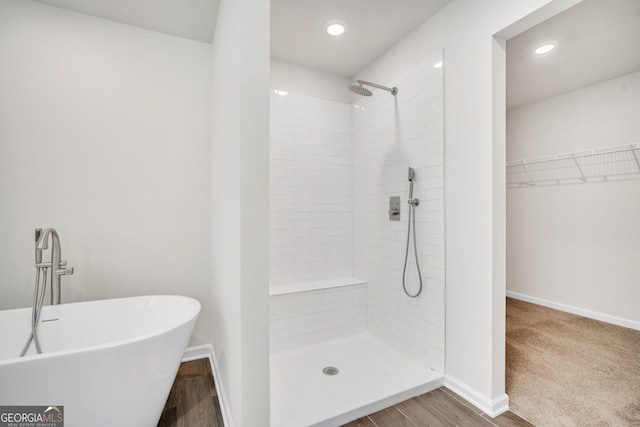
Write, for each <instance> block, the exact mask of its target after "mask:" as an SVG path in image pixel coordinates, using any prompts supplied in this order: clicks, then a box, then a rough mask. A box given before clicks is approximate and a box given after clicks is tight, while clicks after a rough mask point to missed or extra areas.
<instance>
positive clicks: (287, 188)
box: [270, 92, 353, 286]
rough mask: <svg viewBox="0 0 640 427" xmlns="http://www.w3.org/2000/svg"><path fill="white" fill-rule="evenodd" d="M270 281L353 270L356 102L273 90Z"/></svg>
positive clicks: (294, 280)
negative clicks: (353, 104)
mask: <svg viewBox="0 0 640 427" xmlns="http://www.w3.org/2000/svg"><path fill="white" fill-rule="evenodd" d="M270 117H271V118H270V125H271V143H270V159H271V168H270V170H271V172H270V174H271V177H270V178H271V181H270V206H271V207H270V210H271V218H270V232H271V239H270V242H271V244H270V245H271V247H270V249H271V258H270V259H271V261H270V262H271V277H270V284H271V286H277V285H284V284H292V283H299V282H307V281H313V280H318V279H330V278H338V277H351V276H352V275H353V230H352V216H353V213H352V208H353V205H352V201H351V196H352V181H351V176H352V170H351V163H352V161H351V105H349V104H345V103H342V102H336V101H330V100H324V99H320V98H315V97H309V96H303V95H296V94H287V95H286V96H281V95H279V94H278V93H276V92H274V93H272V95H271V108H270Z"/></svg>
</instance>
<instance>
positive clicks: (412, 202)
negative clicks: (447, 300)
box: [402, 167, 422, 298]
mask: <svg viewBox="0 0 640 427" xmlns="http://www.w3.org/2000/svg"><path fill="white" fill-rule="evenodd" d="M415 177H416V171H415V170H413V168H412V167H410V168H409V200H408V201H407V203H409V220H408V222H407V247H406V250H405V252H404V267H403V269H402V289H403V290H404V293H405V294H407V296H408V297H410V298H416V297H417V296H418V295H420V294H421V293H422V273H420V263H419V262H418V244H417V242H416V213H415V209H416V206H418V205H419V204H420V200H419V199H414V198H413V180H414V179H415ZM412 228H413V253H414V255H415V259H416V269H417V270H418V280H419V281H420V285H419V287H418V292H416V293H415V294H411V293H409V291H408V290H407V284H406V275H407V262H408V261H409V242H410V240H411V229H412Z"/></svg>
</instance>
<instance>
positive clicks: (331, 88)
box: [271, 59, 353, 103]
mask: <svg viewBox="0 0 640 427" xmlns="http://www.w3.org/2000/svg"><path fill="white" fill-rule="evenodd" d="M350 82H351V80H350V79H348V78H347V77H344V76H339V75H337V74H332V73H327V72H325V71H319V70H314V69H312V68H307V67H302V66H300V65H295V64H289V63H287V62H282V61H277V60H275V59H271V88H272V89H279V90H285V91H287V92H290V93H297V94H300V95H307V96H313V97H316V98H322V99H330V100H333V101H338V102H347V103H351V101H353V96H352V94H351V92H350V91H349V89H348V88H347V86H348V85H349V84H350Z"/></svg>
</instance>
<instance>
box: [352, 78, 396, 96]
mask: <svg viewBox="0 0 640 427" xmlns="http://www.w3.org/2000/svg"><path fill="white" fill-rule="evenodd" d="M362 85H367V86H372V87H376V88H378V89H383V90H387V91H389V92H391V95H393V96H396V94H397V93H398V88H397V87H386V86H381V85H379V84H375V83H371V82H367V81H364V80H358V84H357V85H349V90H350V91H351V92H353V93H355V94H358V95H360V96H371V95H373V92H371V91H370V90H369V89H367V88H366V87H363V86H362Z"/></svg>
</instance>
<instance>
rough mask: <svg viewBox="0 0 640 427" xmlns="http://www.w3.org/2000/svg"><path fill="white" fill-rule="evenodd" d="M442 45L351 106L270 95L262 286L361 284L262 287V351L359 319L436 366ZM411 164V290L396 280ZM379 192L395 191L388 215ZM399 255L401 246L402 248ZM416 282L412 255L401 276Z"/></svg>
mask: <svg viewBox="0 0 640 427" xmlns="http://www.w3.org/2000/svg"><path fill="white" fill-rule="evenodd" d="M441 60H442V54H441V53H438V54H436V55H434V56H431V57H429V58H426V59H425V60H424V61H422V62H421V63H419V64H418V65H416V66H415V67H413V68H411V69H409V70H407V71H406V72H404V73H403V74H402V75H400V76H398V77H397V78H396V79H394V80H393V81H391V82H386V83H383V84H385V85H387V86H398V88H399V93H398V95H397V96H396V97H393V96H391V95H390V94H389V93H388V92H384V91H381V90H377V91H375V93H374V96H372V97H368V98H361V99H359V100H358V101H357V102H356V103H354V104H353V105H350V104H345V103H340V102H335V101H328V100H322V99H318V98H313V97H307V96H302V95H295V94H288V95H287V96H284V97H282V96H279V95H277V94H275V93H274V94H273V95H272V98H271V195H270V197H271V277H270V279H271V286H278V285H285V284H292V283H300V282H308V281H316V280H322V279H330V278H337V277H351V276H355V277H358V278H361V279H364V280H366V281H367V282H368V285H355V286H350V287H345V288H334V289H324V290H317V291H309V292H303V293H294V294H288V295H278V296H272V297H270V302H271V304H270V312H271V321H270V331H271V350H272V351H278V350H282V349H288V348H292V347H296V346H301V345H305V344H310V343H315V342H319V341H324V340H330V339H332V338H335V337H337V336H340V335H345V334H349V333H355V332H359V331H362V330H365V329H369V330H371V331H372V332H373V333H375V334H376V335H378V336H380V337H381V338H383V339H384V340H386V341H387V342H389V343H390V344H391V345H392V346H394V347H395V348H397V349H399V350H401V351H404V352H406V353H408V354H410V355H412V356H413V357H414V358H416V359H417V360H419V361H421V362H422V363H424V364H425V365H426V366H429V367H432V368H434V369H436V370H440V371H444V340H445V338H444V337H445V336H444V307H445V301H444V293H445V292H444V283H445V278H444V262H445V261H444V254H445V246H444V245H445V241H444V218H445V216H444V137H443V134H444V130H443V82H442V72H441V68H434V67H433V65H434V64H436V63H437V62H440V61H441ZM409 166H411V167H413V168H414V169H415V171H416V178H415V184H414V187H415V188H414V197H415V198H419V199H420V205H419V206H418V207H417V208H416V229H417V232H416V237H417V242H418V256H419V262H420V268H421V271H422V279H423V292H422V294H421V295H420V296H419V297H418V298H415V299H411V298H409V297H407V296H406V295H404V293H403V291H402V271H403V265H404V255H405V249H406V238H407V220H408V204H407V199H408V190H409V183H408V181H407V168H408V167H409ZM389 196H400V197H401V200H402V212H401V221H399V222H395V221H389V220H388V214H387V212H388V209H389V206H388V199H389ZM409 254H410V255H412V254H413V249H412V248H410V253H409ZM417 283H418V276H417V274H416V264H415V261H414V260H413V259H412V258H411V257H410V260H409V262H408V264H407V286H408V288H409V290H410V291H412V292H415V290H416V286H417Z"/></svg>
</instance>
